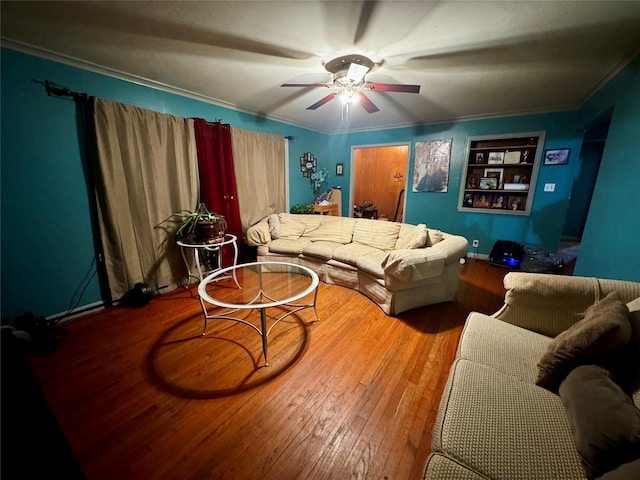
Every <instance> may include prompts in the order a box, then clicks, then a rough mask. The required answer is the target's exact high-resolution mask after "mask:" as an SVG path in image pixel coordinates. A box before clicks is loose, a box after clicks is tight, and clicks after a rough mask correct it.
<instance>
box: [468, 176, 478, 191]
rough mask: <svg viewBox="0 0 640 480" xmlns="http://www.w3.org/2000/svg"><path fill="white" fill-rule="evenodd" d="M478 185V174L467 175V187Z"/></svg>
mask: <svg viewBox="0 0 640 480" xmlns="http://www.w3.org/2000/svg"><path fill="white" fill-rule="evenodd" d="M479 187H480V175H469V180H468V181H467V188H479Z"/></svg>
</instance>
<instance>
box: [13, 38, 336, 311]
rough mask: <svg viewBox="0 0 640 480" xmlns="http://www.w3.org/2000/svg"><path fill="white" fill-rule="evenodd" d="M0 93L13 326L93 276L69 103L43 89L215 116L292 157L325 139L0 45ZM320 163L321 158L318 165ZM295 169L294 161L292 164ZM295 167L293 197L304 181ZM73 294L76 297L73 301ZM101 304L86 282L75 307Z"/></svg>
mask: <svg viewBox="0 0 640 480" xmlns="http://www.w3.org/2000/svg"><path fill="white" fill-rule="evenodd" d="M0 55H1V68H2V91H1V101H2V104H1V114H2V126H1V128H2V130H1V135H2V138H1V142H2V143H1V151H2V156H1V164H0V165H1V173H2V174H1V188H2V191H1V202H2V218H1V222H2V224H1V228H2V230H1V234H2V238H1V251H0V255H1V262H2V273H1V280H0V281H1V296H0V304H1V313H2V318H4V319H8V320H10V319H13V318H15V317H16V316H19V315H22V314H23V313H24V312H26V311H33V312H34V314H36V315H45V316H48V315H53V314H58V313H62V312H65V311H67V310H68V309H69V307H70V306H71V305H72V304H73V303H74V302H75V301H76V300H77V298H78V297H77V294H78V293H79V291H78V289H79V288H80V287H81V285H84V282H85V280H86V276H90V275H91V274H92V273H93V272H95V270H96V268H95V265H94V263H93V262H94V248H93V240H94V239H93V234H92V228H91V217H90V207H89V195H90V192H89V191H88V187H87V178H88V176H87V175H88V173H87V169H86V166H85V161H84V158H83V157H84V155H83V151H82V147H81V144H80V142H79V134H78V119H77V115H76V110H75V103H74V102H73V100H71V99H69V98H61V97H49V96H47V94H46V91H45V89H44V86H43V84H42V82H44V80H50V81H53V82H56V83H57V84H59V85H63V86H65V87H67V88H69V89H71V90H74V91H79V92H87V93H89V94H90V95H95V96H97V97H101V98H105V99H109V100H114V101H118V102H122V103H128V104H132V105H136V106H139V107H143V108H148V109H151V110H156V111H160V112H164V113H169V114H173V115H178V116H184V117H202V118H205V119H207V120H216V119H221V120H222V121H223V122H226V123H230V124H231V125H232V126H233V127H236V128H244V129H250V130H255V131H263V132H269V133H274V134H281V135H283V136H288V135H292V136H294V137H295V140H293V141H291V142H289V152H290V157H291V158H292V159H297V158H299V157H300V155H302V153H304V152H305V151H314V150H319V149H320V148H321V147H322V146H323V145H325V144H326V143H327V142H326V141H325V140H324V138H323V136H322V135H318V134H317V133H315V132H312V131H309V130H305V129H302V128H298V127H293V126H291V125H287V124H284V123H279V122H274V121H271V120H266V119H264V118H259V117H255V116H252V115H248V114H245V113H241V112H236V111H233V110H230V109H226V108H222V107H218V106H215V105H211V104H208V103H204V102H200V101H197V100H193V99H190V98H187V97H183V96H179V95H174V94H171V93H167V92H164V91H161V90H157V89H153V88H149V87H145V86H141V85H137V84H134V83H130V82H126V81H122V80H118V79H115V78H112V77H108V76H105V75H100V74H96V73H93V72H90V71H86V70H82V69H79V68H74V67H70V66H67V65H63V64H61V63H57V62H52V61H48V60H44V59H42V58H39V57H35V56H31V55H25V54H23V53H19V52H16V51H13V50H10V49H6V48H3V49H2V50H1V52H0ZM323 161H324V159H322V158H321V161H320V165H322V164H323ZM292 163H293V160H292ZM297 168H298V170H297V171H295V170H292V171H291V172H290V175H291V194H292V195H293V196H300V195H302V194H303V192H304V188H305V187H306V188H307V190H308V192H309V195H311V193H310V192H311V190H310V186H309V184H308V180H307V181H306V183H305V182H302V181H300V179H301V175H300V171H299V167H297ZM74 293H75V294H74ZM97 301H100V291H99V284H98V281H97V278H96V277H95V276H94V277H93V278H91V280H90V281H88V286H87V288H86V291H85V292H84V295H83V297H82V301H81V303H80V305H88V304H91V303H94V302H97Z"/></svg>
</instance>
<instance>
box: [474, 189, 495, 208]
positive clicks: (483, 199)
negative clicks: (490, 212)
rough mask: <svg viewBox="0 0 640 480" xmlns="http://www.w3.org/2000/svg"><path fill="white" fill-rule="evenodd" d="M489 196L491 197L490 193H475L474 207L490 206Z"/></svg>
mask: <svg viewBox="0 0 640 480" xmlns="http://www.w3.org/2000/svg"><path fill="white" fill-rule="evenodd" d="M489 198H491V195H487V194H485V193H476V195H475V197H473V206H474V208H489V207H490V206H491V204H490V203H489Z"/></svg>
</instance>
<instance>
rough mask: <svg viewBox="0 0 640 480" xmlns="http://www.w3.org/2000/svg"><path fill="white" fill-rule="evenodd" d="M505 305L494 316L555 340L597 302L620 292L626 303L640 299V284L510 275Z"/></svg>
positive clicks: (563, 277)
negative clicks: (612, 293) (615, 292)
mask: <svg viewBox="0 0 640 480" xmlns="http://www.w3.org/2000/svg"><path fill="white" fill-rule="evenodd" d="M504 287H505V288H506V290H507V293H506V295H505V299H504V305H503V306H502V308H501V309H500V310H498V311H497V312H496V313H494V314H493V316H494V317H496V318H498V319H500V320H503V321H505V322H508V323H511V324H514V325H517V326H520V327H523V328H526V329H528V330H532V331H534V332H538V333H541V334H543V335H547V336H549V337H555V336H556V335H558V334H559V333H560V332H562V331H564V330H566V329H567V328H569V327H570V326H571V325H572V324H573V323H575V322H577V321H578V320H581V319H582V318H584V313H585V311H586V310H587V308H589V306H591V305H593V304H594V303H595V302H596V301H598V300H600V299H602V298H604V297H605V296H607V295H608V294H609V293H610V292H612V291H614V290H615V291H617V292H618V293H619V294H620V298H621V299H622V301H623V302H625V303H626V302H630V301H631V300H633V299H634V298H637V297H638V296H640V283H635V282H626V281H622V280H606V279H599V278H595V277H573V276H567V275H552V274H543V273H526V272H509V273H508V274H507V275H506V276H505V277H504Z"/></svg>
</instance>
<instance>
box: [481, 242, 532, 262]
mask: <svg viewBox="0 0 640 480" xmlns="http://www.w3.org/2000/svg"><path fill="white" fill-rule="evenodd" d="M523 256H524V247H523V246H522V245H521V244H519V243H517V242H512V241H511V240H498V241H497V242H496V243H494V244H493V248H492V249H491V253H490V254H489V260H490V262H491V265H495V266H497V267H506V268H514V269H517V268H519V267H520V262H521V261H522V257H523Z"/></svg>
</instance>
